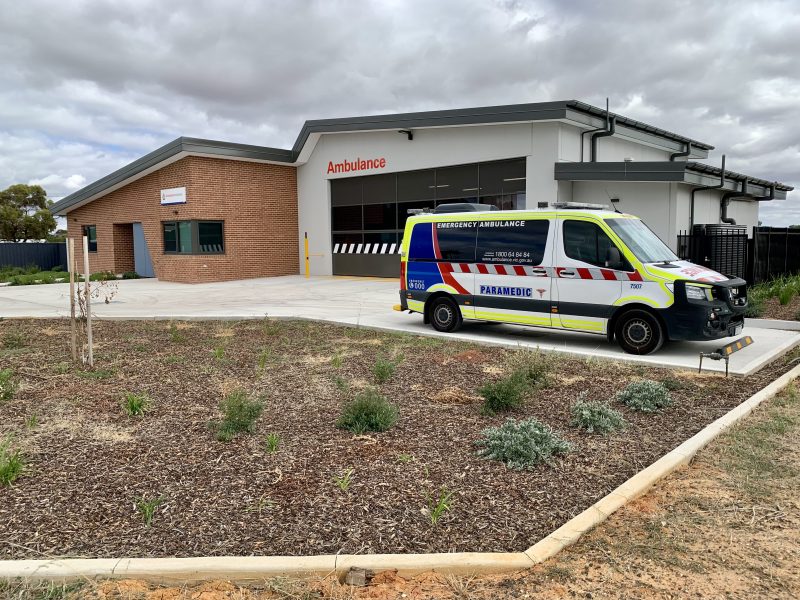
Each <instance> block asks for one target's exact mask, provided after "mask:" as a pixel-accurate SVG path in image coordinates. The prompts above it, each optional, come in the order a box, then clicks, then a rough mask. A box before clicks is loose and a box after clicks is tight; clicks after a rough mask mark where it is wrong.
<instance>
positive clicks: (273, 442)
mask: <svg viewBox="0 0 800 600" xmlns="http://www.w3.org/2000/svg"><path fill="white" fill-rule="evenodd" d="M280 443H281V438H280V436H279V435H278V434H277V433H270V434H268V435H267V437H266V438H265V439H264V445H265V446H266V449H267V452H269V453H270V454H272V453H273V452H277V451H278V446H279V445H280Z"/></svg>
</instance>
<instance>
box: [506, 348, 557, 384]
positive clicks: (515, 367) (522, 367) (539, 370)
mask: <svg viewBox="0 0 800 600" xmlns="http://www.w3.org/2000/svg"><path fill="white" fill-rule="evenodd" d="M508 366H509V367H510V368H511V372H512V373H514V374H517V376H519V377H523V378H524V379H525V380H526V381H527V383H528V385H530V386H532V387H546V386H547V385H548V383H549V375H550V372H551V371H552V370H553V368H554V366H555V358H554V355H552V354H547V353H545V352H542V351H541V350H539V349H538V348H537V349H536V350H529V349H527V348H525V349H520V350H517V351H516V352H513V353H512V354H511V355H510V356H509V358H508Z"/></svg>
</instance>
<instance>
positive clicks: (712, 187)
mask: <svg viewBox="0 0 800 600" xmlns="http://www.w3.org/2000/svg"><path fill="white" fill-rule="evenodd" d="M724 186H725V155H724V154H723V155H722V169H721V171H720V175H719V183H718V184H716V185H705V186H703V187H697V188H694V189H693V190H692V200H691V203H690V209H689V233H691V232H692V229H694V202H695V194H697V192H704V191H706V190H718V189H721V188H722V187H724Z"/></svg>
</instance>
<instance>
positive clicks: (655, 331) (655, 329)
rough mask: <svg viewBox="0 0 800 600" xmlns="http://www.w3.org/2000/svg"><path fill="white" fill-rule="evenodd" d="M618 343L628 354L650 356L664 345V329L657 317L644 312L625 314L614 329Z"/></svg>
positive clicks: (633, 311)
mask: <svg viewBox="0 0 800 600" xmlns="http://www.w3.org/2000/svg"><path fill="white" fill-rule="evenodd" d="M614 336H615V337H616V338H617V342H618V343H619V345H620V346H621V347H622V349H623V350H625V352H627V353H628V354H650V353H652V352H655V351H656V350H658V349H659V348H661V346H663V345H664V341H665V340H664V337H665V336H664V328H663V327H661V323H659V321H658V319H657V318H656V317H655V315H653V314H651V313H649V312H647V311H644V310H631V311H628V312H626V313H625V314H623V315H622V316H621V317H620V318H619V319H618V320H617V324H616V327H615V328H614Z"/></svg>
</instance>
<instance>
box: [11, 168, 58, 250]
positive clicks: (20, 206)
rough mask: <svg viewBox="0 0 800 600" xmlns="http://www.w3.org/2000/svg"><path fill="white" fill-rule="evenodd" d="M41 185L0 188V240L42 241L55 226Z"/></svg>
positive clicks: (18, 185)
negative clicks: (1, 189)
mask: <svg viewBox="0 0 800 600" xmlns="http://www.w3.org/2000/svg"><path fill="white" fill-rule="evenodd" d="M52 205H53V203H52V202H51V201H50V200H48V199H47V193H46V192H45V191H44V189H43V188H42V186H39V185H25V184H24V183H17V184H15V185H12V186H10V187H8V188H6V189H4V190H3V191H0V240H7V241H10V242H27V241H28V240H43V239H45V238H47V236H48V235H50V232H51V231H53V230H54V229H55V228H56V219H55V217H54V216H53V213H51V212H50V207H51V206H52Z"/></svg>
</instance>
